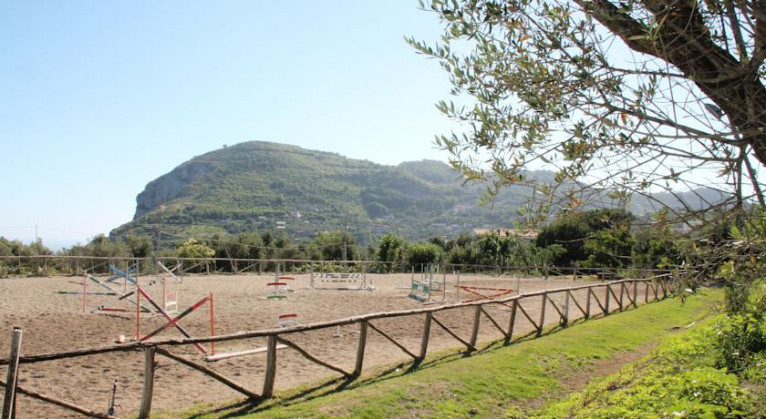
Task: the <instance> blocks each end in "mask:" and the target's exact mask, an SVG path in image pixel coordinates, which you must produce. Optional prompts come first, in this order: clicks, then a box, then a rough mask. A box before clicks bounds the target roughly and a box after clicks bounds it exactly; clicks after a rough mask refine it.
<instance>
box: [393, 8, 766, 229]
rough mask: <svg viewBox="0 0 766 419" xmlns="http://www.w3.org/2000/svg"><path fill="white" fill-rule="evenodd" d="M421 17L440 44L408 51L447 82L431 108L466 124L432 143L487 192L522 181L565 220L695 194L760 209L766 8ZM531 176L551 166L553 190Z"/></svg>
mask: <svg viewBox="0 0 766 419" xmlns="http://www.w3.org/2000/svg"><path fill="white" fill-rule="evenodd" d="M421 7H422V8H423V9H424V10H427V11H432V12H435V14H437V15H438V17H439V19H440V20H441V22H443V24H444V33H443V34H442V36H441V39H440V41H439V42H437V43H436V44H435V45H431V44H429V43H427V42H423V41H419V40H415V39H409V40H408V42H410V44H412V45H413V46H414V47H415V48H416V49H417V50H418V51H419V52H420V53H423V54H425V55H427V56H430V57H433V58H435V59H437V60H438V61H439V63H440V64H441V66H442V67H443V68H444V70H446V71H447V72H448V73H449V77H450V80H451V83H452V86H453V89H452V91H451V93H452V95H453V96H454V97H453V98H452V99H451V100H450V101H441V102H439V103H438V105H437V107H438V108H439V109H440V110H441V111H442V112H443V113H444V114H446V115H448V116H449V117H451V118H453V119H454V120H456V121H458V122H459V123H460V124H461V125H460V127H459V128H456V130H455V131H453V132H452V133H451V134H447V135H441V136H438V137H437V139H436V142H437V144H438V145H439V146H441V147H442V148H443V149H446V150H448V151H449V152H450V153H451V155H452V159H451V160H452V164H453V166H454V167H455V168H457V169H459V170H461V171H462V173H463V174H464V175H465V176H466V177H467V178H468V179H481V180H488V181H490V182H492V186H493V187H492V188H490V189H491V191H492V192H495V193H496V192H497V190H499V189H500V188H501V187H503V186H507V185H511V184H525V183H528V184H529V185H530V186H532V187H534V188H536V192H538V193H539V192H543V193H544V195H538V196H546V197H548V198H549V199H548V203H549V204H550V203H551V202H553V201H552V200H553V199H561V202H560V203H561V204H562V205H565V206H566V207H570V208H571V207H577V206H579V205H582V203H583V202H585V201H586V200H587V199H588V198H589V194H591V195H596V196H599V197H602V198H603V196H604V195H607V196H608V197H609V198H611V199H620V200H623V201H625V200H627V199H629V197H630V196H632V195H635V194H640V195H646V196H648V197H650V198H651V197H652V196H655V194H656V192H657V191H661V190H664V191H666V192H669V193H671V194H675V193H677V191H678V190H679V189H683V188H686V189H689V190H694V189H695V188H699V187H702V186H705V187H708V188H711V187H712V188H715V189H716V190H718V191H721V194H720V195H718V196H721V197H727V199H729V200H728V201H726V202H709V203H710V204H717V205H720V206H725V207H726V208H731V207H735V208H736V207H739V206H742V205H743V203H744V204H747V203H749V202H757V203H759V204H760V205H761V206H763V205H764V197H763V193H762V191H761V188H760V184H759V181H758V175H759V171H762V170H763V168H764V165H766V118H764V115H763V113H764V112H766V87H765V86H764V83H763V81H764V70H765V67H764V58H766V3H764V2H761V1H738V0H727V1H713V0H706V1H701V0H700V1H691V0H672V1H671V0H656V1H639V0H622V1H606V0H572V1H563V0H562V1H553V0H534V1H533V0H504V1H494V0H432V1H423V0H421ZM486 162H489V163H490V164H489V165H487V164H486ZM530 167H545V168H555V171H556V179H555V182H553V183H551V184H545V185H543V184H540V183H534V182H531V179H526V178H525V174H526V172H527V170H528V169H529V168H530ZM594 191H598V193H594ZM549 207H550V205H549ZM690 209H691V208H685V210H687V211H684V209H683V208H682V209H681V211H678V215H682V214H684V215H685V214H687V213H688V212H689V211H688V210H690Z"/></svg>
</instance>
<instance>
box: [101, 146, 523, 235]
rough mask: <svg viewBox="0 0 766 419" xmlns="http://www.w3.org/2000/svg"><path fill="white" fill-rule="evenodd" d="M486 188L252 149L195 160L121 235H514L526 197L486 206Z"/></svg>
mask: <svg viewBox="0 0 766 419" xmlns="http://www.w3.org/2000/svg"><path fill="white" fill-rule="evenodd" d="M481 191H482V189H481V188H480V187H478V186H471V185H467V186H462V182H461V181H460V180H459V176H458V173H457V172H455V171H453V170H452V169H451V168H450V167H449V166H448V165H447V164H445V163H441V162H437V161H428V160H424V161H420V162H406V163H402V164H400V165H398V166H384V165H379V164H375V163H372V162H369V161H364V160H353V159H348V158H345V157H342V156H340V155H338V154H334V153H327V152H320V151H312V150H306V149H302V148H300V147H296V146H289V145H283V144H275V143H268V142H247V143H242V144H237V145H235V146H231V147H227V148H223V149H220V150H216V151H212V152H210V153H207V154H204V155H201V156H197V157H194V158H193V159H191V160H189V161H187V162H185V163H183V164H181V165H180V166H178V167H177V168H175V169H174V170H173V171H171V172H169V173H167V174H165V175H163V176H161V177H160V178H158V179H156V180H154V181H152V182H150V183H149V184H148V185H147V186H146V189H145V190H144V191H143V192H142V193H141V194H139V195H138V197H137V206H136V215H135V217H134V219H133V221H131V222H129V223H127V224H125V225H123V226H120V227H118V228H116V229H115V230H113V231H112V235H113V236H115V235H126V234H148V235H152V236H154V235H156V232H157V231H158V230H161V231H162V237H163V242H166V241H174V240H181V239H184V238H187V237H190V236H194V237H198V238H199V237H207V236H210V235H212V234H214V233H217V232H220V233H224V232H225V233H239V232H244V231H264V230H276V228H277V226H278V224H277V223H278V222H279V223H280V224H281V223H282V222H284V225H285V231H286V232H287V233H288V235H289V236H290V237H291V238H292V239H293V240H296V239H301V238H308V237H313V235H314V234H315V233H316V232H318V231H326V230H338V229H344V228H345V226H348V229H349V231H350V232H351V233H352V234H354V235H355V236H356V237H357V238H358V239H359V240H360V241H361V242H369V241H371V240H374V239H375V238H376V237H379V236H382V235H383V234H385V233H387V232H399V234H401V235H402V236H404V237H406V238H408V239H412V240H418V239H425V238H427V237H431V236H433V235H454V234H458V233H460V232H462V231H470V230H471V229H472V228H475V227H477V228H478V227H485V228H489V227H510V226H511V224H512V222H513V218H514V217H515V215H516V213H515V209H516V205H509V204H510V203H516V204H518V203H521V202H523V197H521V196H519V195H518V194H514V195H515V196H514V197H513V198H514V199H513V200H516V201H518V202H511V201H513V200H511V199H509V198H510V197H507V198H504V202H503V205H496V206H494V207H493V208H490V207H487V206H481V205H479V198H480V195H481Z"/></svg>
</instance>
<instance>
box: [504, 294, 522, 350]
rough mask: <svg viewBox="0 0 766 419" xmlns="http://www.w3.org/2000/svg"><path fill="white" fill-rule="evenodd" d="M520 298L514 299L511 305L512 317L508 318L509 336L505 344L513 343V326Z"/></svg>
mask: <svg viewBox="0 0 766 419" xmlns="http://www.w3.org/2000/svg"><path fill="white" fill-rule="evenodd" d="M518 304H519V300H518V299H515V300H513V306H512V307H511V319H510V320H508V337H507V338H505V344H506V345H510V344H511V338H512V337H513V326H514V323H515V322H516V309H517V308H518V307H517V306H518Z"/></svg>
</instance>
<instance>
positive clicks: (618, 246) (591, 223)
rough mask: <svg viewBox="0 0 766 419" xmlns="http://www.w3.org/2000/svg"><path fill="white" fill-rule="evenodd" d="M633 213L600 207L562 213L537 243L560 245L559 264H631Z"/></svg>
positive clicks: (611, 265) (542, 246)
mask: <svg viewBox="0 0 766 419" xmlns="http://www.w3.org/2000/svg"><path fill="white" fill-rule="evenodd" d="M632 221H633V216H632V215H631V214H630V213H626V212H625V211H622V210H619V209H598V210H591V211H584V212H581V213H575V214H567V215H564V216H560V217H558V218H557V219H556V220H555V221H554V222H553V223H551V224H550V225H548V226H546V227H544V228H543V229H542V230H541V231H540V234H539V235H538V236H537V246H538V247H541V248H547V247H549V246H552V245H560V246H562V247H563V248H564V250H565V251H564V252H563V253H561V254H559V255H558V256H556V257H555V259H554V260H553V264H554V265H556V266H575V265H579V266H587V267H624V266H629V265H630V254H631V249H632V247H633V239H632V237H631V232H630V226H631V222H632Z"/></svg>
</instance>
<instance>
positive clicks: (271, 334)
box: [0, 274, 673, 419]
mask: <svg viewBox="0 0 766 419" xmlns="http://www.w3.org/2000/svg"><path fill="white" fill-rule="evenodd" d="M672 282H673V278H672V276H671V275H669V274H663V275H658V276H655V277H653V278H648V279H625V280H617V281H605V282H599V283H592V284H587V285H581V286H576V287H569V288H560V289H553V290H545V291H538V292H532V293H526V294H518V295H514V296H511V297H505V298H501V299H495V300H480V301H473V302H464V303H455V304H450V305H442V306H431V307H424V308H420V309H411V310H405V311H395V312H386V313H372V314H367V315H362V316H354V317H348V318H344V319H339V320H334V321H328V322H321V323H314V324H306V325H296V326H292V327H287V328H282V329H268V330H256V331H246V332H238V333H233V334H227V335H219V336H211V337H204V338H183V339H181V338H176V339H164V340H157V341H146V342H133V343H125V344H117V345H111V346H101V347H92V348H85V349H78V350H72V351H68V352H59V353H50V354H42V355H29V356H21V354H20V346H21V336H22V330H21V329H18V328H14V330H13V333H12V342H11V351H10V356H9V358H6V359H0V366H7V367H8V371H7V377H6V380H5V381H0V386H2V387H4V388H5V397H4V399H3V411H2V418H3V419H5V418H11V417H13V413H14V407H15V400H16V394H17V393H20V394H23V395H26V396H29V397H32V398H35V399H38V400H41V401H44V402H47V403H51V404H54V405H56V406H59V407H62V408H65V409H68V410H71V411H74V412H77V413H79V414H82V415H85V416H89V417H96V418H109V417H112V416H111V415H110V413H102V412H97V411H94V410H91V409H88V408H85V407H82V406H77V405H75V404H73V403H70V402H67V401H65V400H60V399H58V398H55V397H52V396H50V395H46V394H43V393H40V392H37V391H34V390H31V389H27V388H25V387H22V386H19V385H18V380H17V377H18V371H19V368H20V366H21V365H24V364H30V363H36V362H44V361H52V360H60V359H65V358H75V357H85V356H89V355H94V354H103V353H108V352H126V351H143V353H144V362H145V368H144V373H143V375H144V377H143V378H144V380H143V390H142V398H141V404H140V410H139V412H138V416H139V417H141V418H146V417H148V416H149V415H150V413H151V406H152V393H153V385H154V374H155V356H156V355H157V354H159V355H161V356H163V357H165V358H168V359H170V360H173V361H176V362H179V363H181V364H183V365H186V366H187V367H190V368H192V369H195V370H197V371H199V372H201V373H203V374H205V375H206V376H208V377H210V378H213V379H215V380H217V381H219V382H221V383H222V384H224V385H226V386H228V387H230V388H232V389H234V390H235V391H237V392H239V393H241V394H242V395H244V396H246V397H247V398H248V399H251V400H261V399H268V398H271V397H272V396H273V392H274V383H275V377H276V373H277V350H278V349H280V348H278V345H279V346H282V345H284V346H287V347H288V348H290V349H292V350H295V351H296V352H298V353H299V354H300V355H302V356H303V357H305V358H306V359H308V360H310V361H311V362H314V363H316V364H319V365H321V366H323V367H326V368H328V369H330V370H332V371H335V372H337V373H339V374H341V375H342V376H343V377H345V378H346V379H349V380H350V379H354V378H356V377H359V376H360V375H361V373H362V368H363V365H364V354H365V347H366V345H367V335H368V333H369V331H370V330H372V331H374V332H376V333H378V334H380V335H381V336H383V337H384V338H385V339H386V340H387V341H390V342H391V343H393V344H394V345H395V346H396V347H398V348H399V349H400V350H401V351H402V352H404V353H405V354H406V355H408V356H409V357H411V358H412V362H413V368H416V367H417V366H418V365H419V364H420V363H422V362H423V360H424V359H425V358H426V354H427V352H428V341H429V337H430V335H431V328H432V326H433V325H434V324H435V325H436V326H438V327H439V328H441V329H443V330H444V331H445V332H446V333H447V334H448V335H450V336H451V337H452V338H454V339H455V340H456V341H457V342H459V343H460V344H461V345H463V346H465V348H466V349H465V353H466V354H470V353H471V352H474V351H476V350H477V346H476V345H477V338H478V335H479V328H480V326H481V325H482V321H481V320H482V318H486V320H488V324H489V326H491V327H492V328H495V329H497V331H499V333H500V334H501V335H502V341H503V344H504V345H509V344H511V342H512V340H513V337H514V327H515V326H516V324H517V323H518V321H517V319H519V318H520V317H521V316H523V317H525V318H526V319H527V320H528V321H529V323H531V325H532V326H533V329H534V330H533V331H532V333H533V334H535V336H536V337H539V336H541V335H542V333H543V330H544V329H545V326H546V319H545V316H546V306H547V305H550V306H551V307H553V308H554V312H555V313H556V315H557V316H558V319H557V320H558V323H559V324H558V326H561V327H565V326H567V325H568V324H570V313H574V311H573V310H575V309H576V310H578V311H579V312H580V313H581V314H582V317H584V318H585V319H586V320H587V319H589V318H592V317H604V316H608V315H609V314H611V313H614V312H618V311H623V310H625V309H627V308H629V307H630V306H633V307H634V308H637V307H638V305H639V300H640V299H641V297H643V302H644V304H647V303H649V302H654V301H659V300H662V299H665V298H667V296H668V294H669V290H670V286H671V285H672V284H671V283H672ZM639 284H642V285H643V295H641V293H640V292H639ZM583 289H584V290H586V293H585V298H584V300H585V301H583V298H582V296H580V300H579V301H578V299H577V298H576V297H575V295H574V294H573V292H574V291H578V290H583ZM597 290H598V292H596V291H597ZM556 294H564V302H563V303H561V302H559V303H557V302H556V301H554V299H553V298H551V297H552V296H553V295H556ZM580 294H581V293H580ZM532 299H540V301H541V304H540V311H539V313H535V312H532V310H531V309H529V303H528V302H529V301H532ZM525 303H527V307H528V308H525V307H524V304H525ZM611 304H616V307H615V306H612V305H611ZM496 305H502V306H505V307H506V308H507V309H508V310H509V311H510V320H509V321H508V323H507V324H500V323H499V322H498V321H497V320H496V319H495V317H493V316H492V315H491V314H490V313H489V311H488V310H487V307H488V306H496ZM465 307H474V308H475V309H474V311H473V323H472V327H471V332H470V335H469V336H468V337H462V336H460V335H458V334H457V333H456V332H455V331H453V330H452V329H450V328H449V327H447V326H445V325H444V323H442V322H441V321H440V320H439V318H438V317H437V315H441V314H442V313H444V312H446V311H448V310H455V309H458V308H465ZM576 315H577V314H576ZM404 316H424V320H423V332H422V338H421V341H420V348H419V351H418V352H417V353H415V352H413V351H411V350H409V349H407V348H406V347H405V346H404V345H402V344H401V343H400V342H398V341H397V340H396V339H394V338H393V337H391V336H390V335H388V334H387V333H386V332H385V331H383V330H381V329H380V328H379V327H378V326H376V325H375V323H374V321H376V320H379V319H385V318H392V317H404ZM557 320H555V319H554V320H553V323H554V324H555V322H556V321H557ZM352 324H357V325H358V327H359V340H358V346H357V349H356V360H355V364H354V369H353V371H346V370H344V369H343V368H340V367H337V366H335V365H332V364H330V363H328V362H325V361H323V360H321V359H319V358H317V357H316V356H314V355H312V354H310V353H309V352H307V351H306V350H305V349H303V348H301V347H300V346H298V345H296V344H295V343H294V342H292V341H291V340H289V339H288V336H289V335H291V334H296V333H301V332H307V331H313V330H319V329H326V328H335V327H339V326H346V325H352ZM528 335H529V334H526V335H524V336H516V340H519V339H522V338H524V337H526V336H528ZM257 337H261V338H264V337H265V338H267V339H268V341H267V342H268V343H267V348H266V370H265V378H264V382H263V387H262V388H261V391H260V393H258V392H256V391H255V390H252V389H249V388H247V387H245V386H243V385H241V384H239V383H237V382H236V381H234V380H233V379H231V378H229V377H226V376H224V375H222V374H220V373H218V372H216V371H215V370H213V369H212V368H210V367H209V366H208V365H205V364H203V363H200V362H197V361H193V360H190V359H187V358H184V357H181V356H179V355H177V354H174V353H173V352H171V351H170V348H173V347H176V346H181V345H199V344H202V343H213V342H224V341H236V340H242V339H251V338H257ZM496 342H498V341H494V342H493V343H496ZM280 344H281V345H280ZM284 346H282V347H284ZM8 383H10V385H9V384H8Z"/></svg>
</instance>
